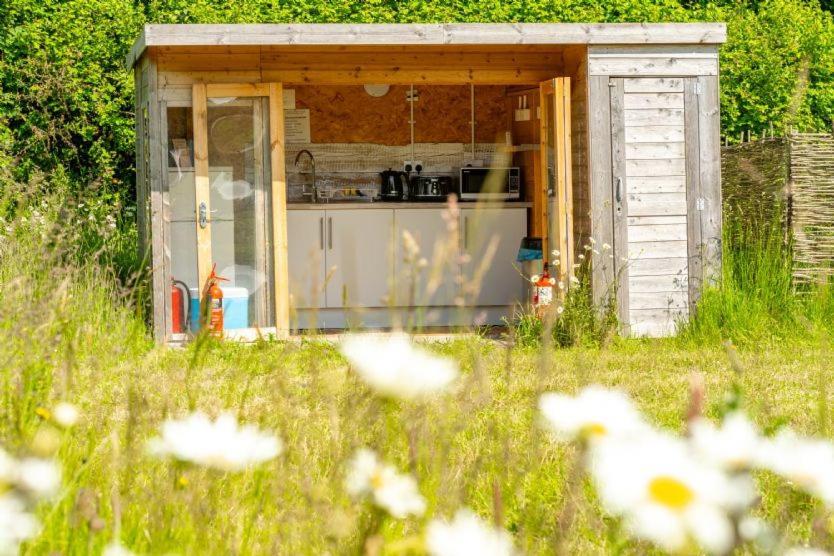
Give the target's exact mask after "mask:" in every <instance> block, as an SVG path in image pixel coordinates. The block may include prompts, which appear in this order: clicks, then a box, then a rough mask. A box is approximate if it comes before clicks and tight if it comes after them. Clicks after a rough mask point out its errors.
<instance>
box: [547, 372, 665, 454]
mask: <svg viewBox="0 0 834 556" xmlns="http://www.w3.org/2000/svg"><path fill="white" fill-rule="evenodd" d="M539 410H540V411H541V413H542V415H543V416H544V419H545V424H546V426H547V427H548V429H549V430H550V431H551V432H552V433H553V434H554V435H555V436H556V437H557V438H558V439H559V440H563V441H567V440H574V439H578V438H581V439H584V440H588V441H590V442H596V441H598V440H601V439H603V438H607V437H620V436H631V435H637V434H643V433H645V432H646V431H648V430H650V427H649V425H648V424H647V423H646V422H645V421H644V420H643V417H642V416H641V415H640V413H639V412H638V411H637V409H636V408H635V407H634V404H632V402H631V400H630V399H629V398H628V396H626V395H625V394H624V393H622V392H620V391H618V390H609V389H606V388H602V387H601V386H588V387H586V388H584V389H582V391H581V392H579V394H578V395H577V396H576V397H571V396H568V395H565V394H558V393H553V392H550V393H546V394H543V395H542V397H541V398H540V399H539Z"/></svg>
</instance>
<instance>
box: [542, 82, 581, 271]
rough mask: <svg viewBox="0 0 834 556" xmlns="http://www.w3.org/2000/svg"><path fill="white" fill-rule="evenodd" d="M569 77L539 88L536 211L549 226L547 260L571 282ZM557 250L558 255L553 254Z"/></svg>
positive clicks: (545, 237)
mask: <svg viewBox="0 0 834 556" xmlns="http://www.w3.org/2000/svg"><path fill="white" fill-rule="evenodd" d="M570 87H571V85H570V78H569V77H558V78H555V79H549V80H547V81H544V82H542V83H541V84H540V85H539V96H540V102H539V106H540V108H541V112H540V114H539V126H540V127H539V141H540V145H539V152H540V156H541V164H539V168H540V172H541V176H540V179H539V182H540V186H541V187H540V191H539V192H538V195H534V199H533V204H534V210H539V211H541V214H540V215H539V219H540V220H541V221H542V222H544V223H546V224H545V229H544V230H542V250H543V253H544V257H545V260H546V261H554V260H555V261H558V265H556V268H555V269H553V271H552V274H553V275H554V276H558V277H559V279H560V280H563V281H564V282H565V283H568V278H569V276H570V275H571V274H572V272H573V249H574V245H573V183H572V175H571V121H570V108H571V107H570ZM554 251H557V252H558V254H556V255H554Z"/></svg>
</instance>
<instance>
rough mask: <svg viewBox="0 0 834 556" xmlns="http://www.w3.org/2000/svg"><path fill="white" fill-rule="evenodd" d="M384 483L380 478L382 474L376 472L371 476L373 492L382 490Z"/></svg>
mask: <svg viewBox="0 0 834 556" xmlns="http://www.w3.org/2000/svg"><path fill="white" fill-rule="evenodd" d="M384 483H385V479H384V478H383V477H382V473H381V472H380V471H376V472H375V473H374V474H373V475H371V488H373V489H374V490H379V489H380V488H382V485H383V484H384Z"/></svg>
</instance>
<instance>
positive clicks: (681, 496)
mask: <svg viewBox="0 0 834 556" xmlns="http://www.w3.org/2000/svg"><path fill="white" fill-rule="evenodd" d="M591 472H592V476H593V478H594V482H595V484H596V486H597V492H598V493H599V494H600V499H601V500H602V503H603V506H604V507H605V508H606V509H607V510H608V511H609V512H611V513H612V514H614V515H618V516H621V517H623V518H624V520H625V524H626V526H627V527H628V528H629V529H630V530H631V531H632V532H633V533H634V535H636V536H638V537H640V538H643V539H646V540H649V541H651V542H654V543H656V544H657V545H659V546H661V547H662V548H663V549H665V550H667V551H669V552H680V551H682V550H684V549H686V548H687V547H688V546H690V545H691V543H693V542H694V543H696V544H698V545H700V546H701V547H702V548H703V549H705V550H706V551H707V552H711V553H718V554H721V553H724V552H727V551H728V550H729V549H730V548H731V547H732V545H733V542H734V533H733V526H732V523H731V521H730V518H729V517H728V512H731V511H732V512H736V511H741V510H742V509H743V508H744V507H746V506H747V505H749V504H750V503H751V502H752V499H753V487H752V484H751V483H750V482H749V481H747V480H738V481H736V480H733V479H731V478H730V477H728V476H727V475H726V474H725V473H724V472H722V471H721V470H719V469H717V468H715V467H712V466H709V465H706V464H705V463H703V462H702V461H701V460H698V459H696V458H694V457H692V454H691V452H690V451H689V449H688V446H687V445H686V444H685V443H684V442H683V441H681V440H679V439H676V438H672V437H667V436H665V435H661V434H660V433H655V434H649V435H646V436H645V437H643V438H640V439H634V438H630V439H613V440H608V441H605V442H603V443H601V444H600V445H599V446H598V447H597V449H596V450H595V451H594V458H593V464H592V469H591Z"/></svg>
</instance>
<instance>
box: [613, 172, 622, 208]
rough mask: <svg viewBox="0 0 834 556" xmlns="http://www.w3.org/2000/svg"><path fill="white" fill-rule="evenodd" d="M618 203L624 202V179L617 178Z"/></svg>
mask: <svg viewBox="0 0 834 556" xmlns="http://www.w3.org/2000/svg"><path fill="white" fill-rule="evenodd" d="M615 196H616V198H617V202H618V203H622V202H623V178H621V177H617V189H616V192H615Z"/></svg>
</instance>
